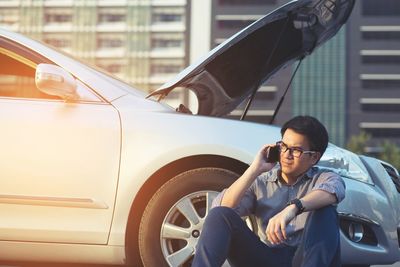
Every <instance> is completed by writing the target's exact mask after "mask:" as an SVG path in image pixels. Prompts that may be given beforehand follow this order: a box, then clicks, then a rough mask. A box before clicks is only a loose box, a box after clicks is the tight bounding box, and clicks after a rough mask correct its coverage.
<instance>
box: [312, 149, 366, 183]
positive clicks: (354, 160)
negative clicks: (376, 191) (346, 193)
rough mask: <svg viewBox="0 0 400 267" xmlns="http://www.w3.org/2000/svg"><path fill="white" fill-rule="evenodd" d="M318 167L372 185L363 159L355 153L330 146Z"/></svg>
mask: <svg viewBox="0 0 400 267" xmlns="http://www.w3.org/2000/svg"><path fill="white" fill-rule="evenodd" d="M318 166H320V167H323V168H325V169H329V170H331V171H333V172H335V173H337V174H339V175H340V176H343V177H347V178H351V179H355V180H359V181H362V182H365V183H372V180H371V178H370V177H369V175H368V171H367V169H366V168H365V166H364V164H363V163H362V161H361V159H360V158H359V157H358V156H357V155H356V154H354V153H352V152H350V151H347V150H344V149H341V148H339V147H337V146H335V145H333V144H329V146H328V148H327V150H326V152H325V153H324V155H323V156H322V158H321V160H320V161H319V162H318Z"/></svg>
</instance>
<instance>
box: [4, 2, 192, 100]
mask: <svg viewBox="0 0 400 267" xmlns="http://www.w3.org/2000/svg"><path fill="white" fill-rule="evenodd" d="M0 7H1V9H0V27H2V28H7V29H9V30H12V31H16V32H20V33H22V34H25V35H28V36H30V37H33V38H35V39H37V40H41V41H44V42H45V43H48V44H50V45H52V46H54V47H56V48H59V49H61V50H63V51H65V52H68V53H70V54H72V55H74V56H75V57H77V58H80V59H83V60H84V61H86V62H90V63H92V64H95V65H97V66H99V67H100V68H102V69H105V70H106V71H107V72H109V73H111V74H113V75H115V76H117V77H119V78H121V79H123V80H124V81H127V82H129V83H131V84H134V85H136V86H137V87H138V88H140V89H143V90H145V91H150V90H153V89H155V88H157V87H159V86H160V85H161V84H163V83H164V82H166V81H167V80H168V79H169V78H171V77H173V76H174V75H176V74H177V73H178V72H180V71H181V70H182V69H183V68H184V67H186V66H187V65H188V59H187V57H186V55H187V50H188V45H187V42H188V39H187V34H186V31H187V30H188V26H187V22H188V20H187V18H186V14H187V13H188V12H187V8H188V5H187V1H186V0H97V1H94V0H75V1H72V0H0ZM176 97H178V98H179V97H180V96H176Z"/></svg>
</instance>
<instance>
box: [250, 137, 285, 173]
mask: <svg viewBox="0 0 400 267" xmlns="http://www.w3.org/2000/svg"><path fill="white" fill-rule="evenodd" d="M279 155H280V152H279V148H278V147H277V146H276V145H275V144H268V145H264V146H263V147H262V148H261V149H260V151H259V152H258V154H257V155H256V157H255V158H254V160H253V162H252V163H251V169H253V171H255V173H256V175H257V176H258V175H260V174H261V173H263V172H267V171H269V170H271V169H272V168H273V167H274V166H275V164H276V163H277V162H278V161H279Z"/></svg>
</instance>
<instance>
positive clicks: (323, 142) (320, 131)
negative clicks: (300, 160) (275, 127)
mask: <svg viewBox="0 0 400 267" xmlns="http://www.w3.org/2000/svg"><path fill="white" fill-rule="evenodd" d="M287 129H291V130H293V131H295V132H296V133H298V134H302V135H304V136H306V137H307V139H308V142H309V143H310V146H311V148H310V149H311V150H313V151H317V152H320V153H321V156H322V155H323V154H324V152H325V150H326V148H327V146H328V142H329V135H328V131H327V130H326V128H325V126H324V125H323V124H322V123H321V122H320V121H319V120H317V119H316V118H314V117H311V116H296V117H294V118H292V119H290V120H288V121H287V122H286V123H285V124H284V125H283V126H282V128H281V135H282V136H283V135H284V133H285V132H286V130H287Z"/></svg>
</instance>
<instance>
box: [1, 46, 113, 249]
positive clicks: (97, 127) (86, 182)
mask: <svg viewBox="0 0 400 267" xmlns="http://www.w3.org/2000/svg"><path fill="white" fill-rule="evenodd" d="M42 62H46V61H45V60H43V59H42V57H40V55H37V54H35V53H34V52H32V51H30V50H29V49H28V48H26V47H23V46H21V45H17V44H14V43H12V42H10V41H7V40H5V39H0V125H1V126H0V127H1V128H0V129H1V130H0V216H1V220H0V240H8V241H10V240H12V241H33V242H57V243H85V244H105V243H107V238H108V234H109V230H110V226H111V220H112V214H113V207H114V201H115V195H116V188H117V180H118V170H119V156H120V135H121V133H120V121H119V116H118V112H117V111H116V110H115V108H114V107H113V106H111V105H110V104H108V103H106V102H105V101H104V100H102V99H101V97H99V96H98V95H96V94H95V93H94V92H93V91H91V89H89V88H88V87H86V86H85V85H84V84H83V83H81V82H79V81H77V83H78V91H79V92H80V94H81V96H82V97H81V98H80V99H79V100H77V101H74V102H65V101H63V100H61V99H58V98H57V97H54V96H49V95H46V94H44V93H42V92H40V91H38V89H37V88H36V86H35V80H34V77H35V67H36V65H37V64H38V63H42ZM46 63H49V62H46Z"/></svg>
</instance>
